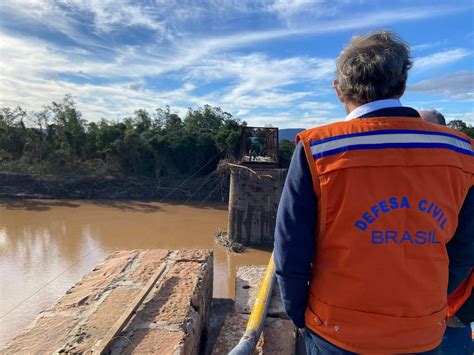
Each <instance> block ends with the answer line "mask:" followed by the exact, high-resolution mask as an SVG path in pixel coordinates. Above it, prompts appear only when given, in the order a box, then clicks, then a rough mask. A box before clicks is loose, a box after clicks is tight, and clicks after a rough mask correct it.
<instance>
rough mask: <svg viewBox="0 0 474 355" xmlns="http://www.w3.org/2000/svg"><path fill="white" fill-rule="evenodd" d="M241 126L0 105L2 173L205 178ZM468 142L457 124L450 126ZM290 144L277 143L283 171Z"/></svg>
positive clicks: (196, 117)
mask: <svg viewBox="0 0 474 355" xmlns="http://www.w3.org/2000/svg"><path fill="white" fill-rule="evenodd" d="M243 126H246V122H245V121H240V120H239V119H236V118H234V117H232V115H231V114H229V113H227V112H225V111H224V110H222V109H221V108H220V107H212V106H210V105H204V106H203V107H200V108H198V109H195V110H194V109H191V108H190V109H189V110H188V111H187V113H186V115H185V116H184V118H182V117H180V116H179V115H178V114H176V113H173V112H171V110H170V108H169V106H167V107H165V108H164V109H163V108H158V109H156V110H155V111H154V112H152V113H150V112H148V111H146V110H143V109H139V110H136V111H135V113H134V114H133V116H131V117H125V118H123V119H121V120H117V121H111V120H106V119H102V120H100V121H99V122H88V121H86V120H85V119H84V118H83V117H82V115H81V113H80V112H79V111H78V110H77V108H76V105H75V102H74V100H73V99H72V97H71V96H70V95H66V96H65V97H64V99H63V100H62V101H61V102H52V103H51V104H50V105H47V106H44V108H43V109H42V110H41V111H38V112H26V111H25V110H23V109H22V108H21V107H16V108H10V107H2V108H0V172H7V173H15V174H25V175H34V176H55V177H97V178H102V177H107V176H112V177H116V176H120V177H147V178H153V179H156V180H160V179H161V178H163V177H174V176H189V175H191V174H195V173H196V172H199V173H200V175H204V174H207V173H209V172H211V171H214V170H215V169H216V166H217V164H218V162H219V160H221V159H229V160H231V161H235V160H237V159H238V155H239V153H240V134H241V131H242V127H243ZM448 126H450V127H451V128H454V129H457V130H459V131H462V132H464V133H466V134H467V135H469V136H471V137H474V127H473V126H471V125H468V124H466V123H465V122H463V121H462V120H454V121H451V122H449V123H448ZM293 150H294V143H293V142H290V141H287V140H286V141H282V142H280V146H279V159H280V164H281V166H282V167H288V165H289V162H290V159H291V155H292V153H293Z"/></svg>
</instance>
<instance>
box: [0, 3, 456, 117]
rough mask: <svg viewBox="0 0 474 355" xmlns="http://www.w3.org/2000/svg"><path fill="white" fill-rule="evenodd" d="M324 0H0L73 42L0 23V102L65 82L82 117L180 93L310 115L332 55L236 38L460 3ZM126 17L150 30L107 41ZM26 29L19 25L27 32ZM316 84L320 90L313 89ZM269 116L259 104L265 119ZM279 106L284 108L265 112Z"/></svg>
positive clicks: (22, 99)
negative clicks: (394, 6) (272, 51)
mask: <svg viewBox="0 0 474 355" xmlns="http://www.w3.org/2000/svg"><path fill="white" fill-rule="evenodd" d="M329 3H330V2H328V1H325V0H324V1H323V0H322V1H316V2H313V1H301V0H299V1H267V0H261V1H237V0H232V1H230V0H229V1H222V0H213V1H206V2H199V1H196V2H195V1H190V2H187V3H186V6H183V5H182V2H179V1H172V0H147V1H145V2H138V1H132V0H116V1H112V0H103V1H102V0H82V1H81V0H35V1H33V0H25V1H23V2H22V6H18V1H15V0H4V1H2V2H1V4H0V11H2V20H4V19H5V18H11V19H13V21H15V23H16V22H18V27H19V28H31V29H33V28H41V29H48V30H49V31H51V32H52V33H54V34H55V35H57V34H63V35H65V36H67V37H69V38H70V39H72V40H73V41H75V42H76V47H72V46H70V44H68V46H62V47H61V46H59V45H55V44H53V43H52V42H48V41H47V40H39V39H34V38H33V37H26V36H20V35H18V34H11V33H14V32H11V31H13V30H12V29H11V28H10V29H9V31H10V32H7V31H6V30H2V31H1V32H0V45H1V48H0V50H1V51H2V53H8V55H3V56H2V57H1V65H2V66H1V69H0V70H1V72H0V75H1V82H0V104H1V105H17V104H19V105H22V106H24V107H26V108H30V109H35V110H36V109H38V108H40V107H41V105H44V104H47V103H49V102H51V101H52V100H60V99H61V97H62V96H63V95H64V94H65V93H71V94H73V96H74V98H75V99H76V101H77V103H78V107H79V108H80V109H81V110H82V111H83V113H84V117H85V118H87V119H98V118H100V117H101V116H107V117H110V116H114V118H115V117H117V116H118V115H127V114H130V113H131V111H133V110H134V109H136V108H146V109H149V110H151V109H154V108H156V107H158V106H164V105H166V104H169V105H171V106H172V107H176V109H177V110H181V111H180V112H182V110H185V108H186V107H188V106H191V105H193V106H199V105H203V104H205V103H210V104H214V105H221V106H223V107H225V108H226V109H228V110H229V111H230V110H232V112H236V113H238V114H239V115H244V116H247V117H251V116H252V114H254V113H255V112H260V113H261V112H263V111H265V110H266V111H267V112H268V111H269V110H271V109H273V108H279V109H280V110H285V111H286V112H292V113H291V115H292V116H291V117H294V116H295V115H297V114H301V115H303V114H305V115H306V116H305V117H303V118H302V119H305V120H313V121H317V120H318V119H319V118H318V117H320V116H321V119H323V118H322V117H323V116H327V115H328V114H330V113H331V112H332V109H333V108H332V107H331V106H330V104H327V103H326V106H324V104H323V105H322V106H321V105H320V106H319V107H317V106H315V103H314V102H311V100H313V99H314V98H315V97H316V96H318V95H321V94H322V93H323V91H324V94H327V93H328V92H330V91H331V90H330V85H328V83H327V82H328V80H329V79H331V78H332V76H333V75H334V69H335V68H334V59H332V58H314V57H309V56H290V57H279V58H275V57H270V56H269V54H263V53H258V52H256V51H253V52H250V54H249V52H246V53H247V54H243V53H242V52H239V51H238V50H240V49H247V48H248V47H247V46H249V45H254V44H256V43H259V42H265V41H272V40H278V39H282V38H287V37H290V36H306V35H321V34H325V33H334V32H340V31H347V30H351V31H352V30H359V29H365V28H373V27H376V26H385V25H387V24H394V23H400V22H405V21H413V20H419V19H424V18H431V17H435V16H440V15H445V14H447V13H453V12H456V11H459V8H456V7H454V6H449V7H447V6H437V7H432V8H427V7H411V8H401V9H398V10H397V11H396V12H393V11H373V12H366V13H363V14H357V15H354V14H353V15H354V16H350V17H346V16H345V14H338V13H334V14H335V15H339V17H334V18H332V19H328V18H326V17H324V18H323V17H322V16H320V17H317V16H316V15H318V14H322V13H325V14H327V13H328V12H330V11H331V10H330V9H329V7H330V6H329ZM325 6H326V8H325ZM328 6H329V7H328ZM263 11H267V16H269V15H268V11H270V12H271V13H273V14H277V15H278V16H273V20H271V21H273V22H271V21H270V22H269V23H266V24H265V25H262V26H261V27H260V29H259V30H252V31H244V30H243V29H242V28H239V27H232V26H231V25H229V26H228V23H231V24H232V23H235V21H236V20H237V19H239V16H241V15H242V16H244V15H245V16H246V15H248V14H250V15H255V14H261V13H262V12H263ZM299 14H312V15H311V16H313V15H315V16H316V20H315V21H311V22H301V23H299V22H298V21H296V22H295V23H293V24H292V25H293V26H289V24H288V23H286V22H285V21H287V20H288V19H294V18H295V16H299ZM318 16H319V15H318ZM269 17H272V16H269ZM275 18H277V20H275ZM84 19H87V20H89V22H87V21H85V20H84ZM228 20H229V21H228ZM232 21H234V22H232ZM239 21H240V19H239ZM204 22H205V23H206V26H204V27H203V23H204ZM196 25H198V26H199V27H198V31H195V29H196V27H195V26H196ZM193 26H194V27H193ZM130 27H136V28H140V29H144V30H146V31H148V32H151V33H153V35H152V36H151V37H150V38H149V40H148V41H147V42H146V43H145V44H143V42H140V43H139V44H137V43H134V42H133V41H131V42H127V41H123V42H120V41H119V42H115V39H116V37H115V36H116V34H117V33H121V34H126V35H129V34H130V33H132V32H133V31H130ZM148 32H146V33H148ZM34 35H36V33H35V32H34V30H30V36H34ZM96 50H98V52H99V55H98V54H97V53H96V52H97V51H96ZM458 55H459V53H458ZM422 59H423V58H422ZM435 59H436V58H435ZM426 61H427V60H426V59H425V62H426ZM439 61H440V60H439V59H438V62H439ZM432 62H433V59H432ZM434 62H436V60H434ZM422 63H423V62H422ZM425 65H426V64H425ZM430 65H432V64H430ZM71 77H72V79H71ZM170 78H172V79H173V80H174V82H175V83H174V84H176V85H177V86H178V88H177V89H174V90H160V89H156V88H151V87H150V86H147V83H149V82H150V81H156V82H158V83H163V82H165V83H166V81H168V80H169V79H170ZM78 79H81V80H78ZM81 82H82V83H81ZM204 83H209V84H216V83H218V84H216V85H215V87H214V89H213V91H212V90H211V92H209V93H207V94H202V95H201V94H197V93H196V92H198V91H199V89H200V87H201V85H202V84H204ZM316 84H317V85H316ZM210 86H212V85H210ZM326 86H327V90H326V89H324V90H323V89H321V88H326ZM316 88H317V89H316ZM323 100H324V99H323ZM318 104H320V103H318ZM292 109H296V110H300V111H301V112H302V113H301V112H300V113H296V112H295V111H291V110H292ZM260 113H259V117H260V118H261V119H263V117H264V116H263V115H261V114H260ZM273 117H274V115H271V116H269V118H270V119H269V121H270V122H273ZM284 117H290V116H285V115H283V116H277V117H276V119H280V120H283V119H284ZM269 121H267V122H265V123H268V122H269ZM313 121H311V122H313Z"/></svg>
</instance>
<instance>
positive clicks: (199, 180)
mask: <svg viewBox="0 0 474 355" xmlns="http://www.w3.org/2000/svg"><path fill="white" fill-rule="evenodd" d="M228 196H229V176H228V175H227V174H220V173H217V172H214V173H211V174H209V175H207V176H204V177H193V178H189V177H180V178H173V179H169V178H168V179H162V180H161V181H159V182H158V181H156V180H153V179H146V178H117V177H108V178H103V179H92V178H81V179H60V178H40V177H35V176H27V175H14V174H2V173H0V198H35V199H45V198H46V199H58V198H60V199H107V200H123V199H133V200H144V201H153V200H155V201H184V202H186V201H193V202H202V203H204V202H207V201H213V202H227V201H228Z"/></svg>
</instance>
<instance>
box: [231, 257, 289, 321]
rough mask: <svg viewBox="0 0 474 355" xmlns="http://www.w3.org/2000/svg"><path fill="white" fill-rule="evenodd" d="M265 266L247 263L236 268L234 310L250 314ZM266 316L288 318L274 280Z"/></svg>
mask: <svg viewBox="0 0 474 355" xmlns="http://www.w3.org/2000/svg"><path fill="white" fill-rule="evenodd" d="M265 270H266V266H255V265H247V266H241V267H238V268H237V275H236V280H235V311H236V312H237V313H244V314H250V313H251V312H252V307H253V304H254V302H255V299H256V298H257V294H258V290H259V289H260V284H261V282H262V279H263V276H264V274H265ZM268 316H270V317H278V318H285V319H288V316H287V315H286V313H285V309H284V307H283V303H282V301H281V295H280V287H279V286H278V282H275V286H274V287H273V293H272V298H271V300H270V305H269V307H268Z"/></svg>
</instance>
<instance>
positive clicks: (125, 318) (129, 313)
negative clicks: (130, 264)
mask: <svg viewBox="0 0 474 355" xmlns="http://www.w3.org/2000/svg"><path fill="white" fill-rule="evenodd" d="M165 269H166V261H163V263H162V264H161V265H160V267H159V268H158V270H156V272H155V273H154V274H153V275H152V277H151V278H150V280H148V282H147V283H146V285H145V286H144V287H143V289H142V290H141V291H140V293H139V294H138V295H137V296H136V297H135V299H134V300H133V302H132V303H131V304H130V306H129V307H128V308H126V309H125V311H124V312H123V313H122V315H121V316H120V318H119V319H117V321H116V322H115V323H114V324H113V325H112V327H111V328H110V329H109V331H108V332H107V334H106V335H105V336H104V337H103V338H102V339H101V340H99V341H98V342H97V343H96V344H95V345H94V347H93V348H92V350H91V352H92V354H94V355H100V354H103V353H105V350H106V349H107V347H108V346H109V345H110V343H111V342H112V340H113V339H114V338H115V337H117V336H118V335H119V334H120V332H121V331H122V330H123V329H124V328H125V326H126V325H127V323H128V322H129V321H130V319H131V318H132V317H133V315H134V313H135V312H136V310H137V309H138V307H140V305H141V304H142V303H143V301H144V300H145V298H146V296H147V295H148V294H149V293H150V291H151V289H152V288H153V286H154V285H155V284H156V281H158V279H159V278H160V276H161V275H163V273H164V271H165Z"/></svg>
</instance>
